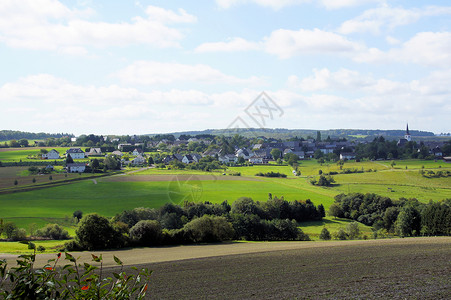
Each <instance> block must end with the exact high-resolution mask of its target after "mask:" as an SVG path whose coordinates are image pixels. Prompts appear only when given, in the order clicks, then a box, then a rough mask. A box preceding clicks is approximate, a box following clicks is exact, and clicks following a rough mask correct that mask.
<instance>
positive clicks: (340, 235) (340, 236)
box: [334, 228, 348, 240]
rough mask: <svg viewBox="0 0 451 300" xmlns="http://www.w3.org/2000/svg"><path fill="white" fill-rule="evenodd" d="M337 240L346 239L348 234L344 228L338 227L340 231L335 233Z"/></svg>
mask: <svg viewBox="0 0 451 300" xmlns="http://www.w3.org/2000/svg"><path fill="white" fill-rule="evenodd" d="M334 237H335V239H336V240H346V239H347V238H348V235H347V234H346V232H345V231H344V229H343V228H340V229H338V231H337V232H336V233H335V234H334Z"/></svg>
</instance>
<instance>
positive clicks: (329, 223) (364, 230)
mask: <svg viewBox="0 0 451 300" xmlns="http://www.w3.org/2000/svg"><path fill="white" fill-rule="evenodd" d="M351 222H353V221H352V220H348V219H340V218H337V219H335V218H332V217H326V218H323V220H322V221H312V222H304V223H302V224H301V229H302V231H304V233H307V234H308V235H309V236H310V238H311V239H312V240H319V235H320V233H321V230H323V227H326V228H327V230H329V232H330V234H331V235H332V237H333V234H334V233H335V232H337V231H338V230H339V229H340V228H343V229H345V228H346V225H347V224H348V223H351ZM359 229H360V233H361V235H362V236H364V235H366V236H367V237H368V238H372V233H373V231H372V230H371V227H370V226H366V225H364V224H361V223H359Z"/></svg>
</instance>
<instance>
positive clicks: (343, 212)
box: [329, 193, 451, 236]
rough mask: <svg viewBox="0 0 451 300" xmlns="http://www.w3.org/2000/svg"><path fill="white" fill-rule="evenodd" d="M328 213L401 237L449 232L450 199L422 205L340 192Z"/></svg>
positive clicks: (404, 199) (450, 217) (450, 222)
mask: <svg viewBox="0 0 451 300" xmlns="http://www.w3.org/2000/svg"><path fill="white" fill-rule="evenodd" d="M329 214H330V215H331V216H334V217H340V218H347V219H352V220H356V221H358V222H361V223H363V224H365V225H368V226H373V227H374V229H375V230H381V229H382V230H385V231H386V232H388V233H393V234H398V235H400V236H419V235H422V236H431V235H448V236H449V235H451V199H445V200H442V201H439V202H432V201H431V202H429V203H427V204H424V203H421V202H419V201H418V200H417V199H406V198H400V199H399V200H392V199H390V198H389V197H384V196H380V195H376V194H370V193H368V194H362V193H350V194H339V195H337V196H335V202H334V203H333V204H332V205H331V206H330V208H329Z"/></svg>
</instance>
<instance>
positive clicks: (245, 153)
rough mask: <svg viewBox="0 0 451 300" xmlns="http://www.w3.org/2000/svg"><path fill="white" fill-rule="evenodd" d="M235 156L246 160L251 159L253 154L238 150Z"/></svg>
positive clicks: (245, 150)
mask: <svg viewBox="0 0 451 300" xmlns="http://www.w3.org/2000/svg"><path fill="white" fill-rule="evenodd" d="M235 155H236V157H242V158H244V159H249V158H250V157H251V153H249V151H247V149H238V151H236V154H235Z"/></svg>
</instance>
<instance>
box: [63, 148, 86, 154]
mask: <svg viewBox="0 0 451 300" xmlns="http://www.w3.org/2000/svg"><path fill="white" fill-rule="evenodd" d="M66 153H84V152H83V150H81V149H80V148H70V149H69V150H67V151H66Z"/></svg>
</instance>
